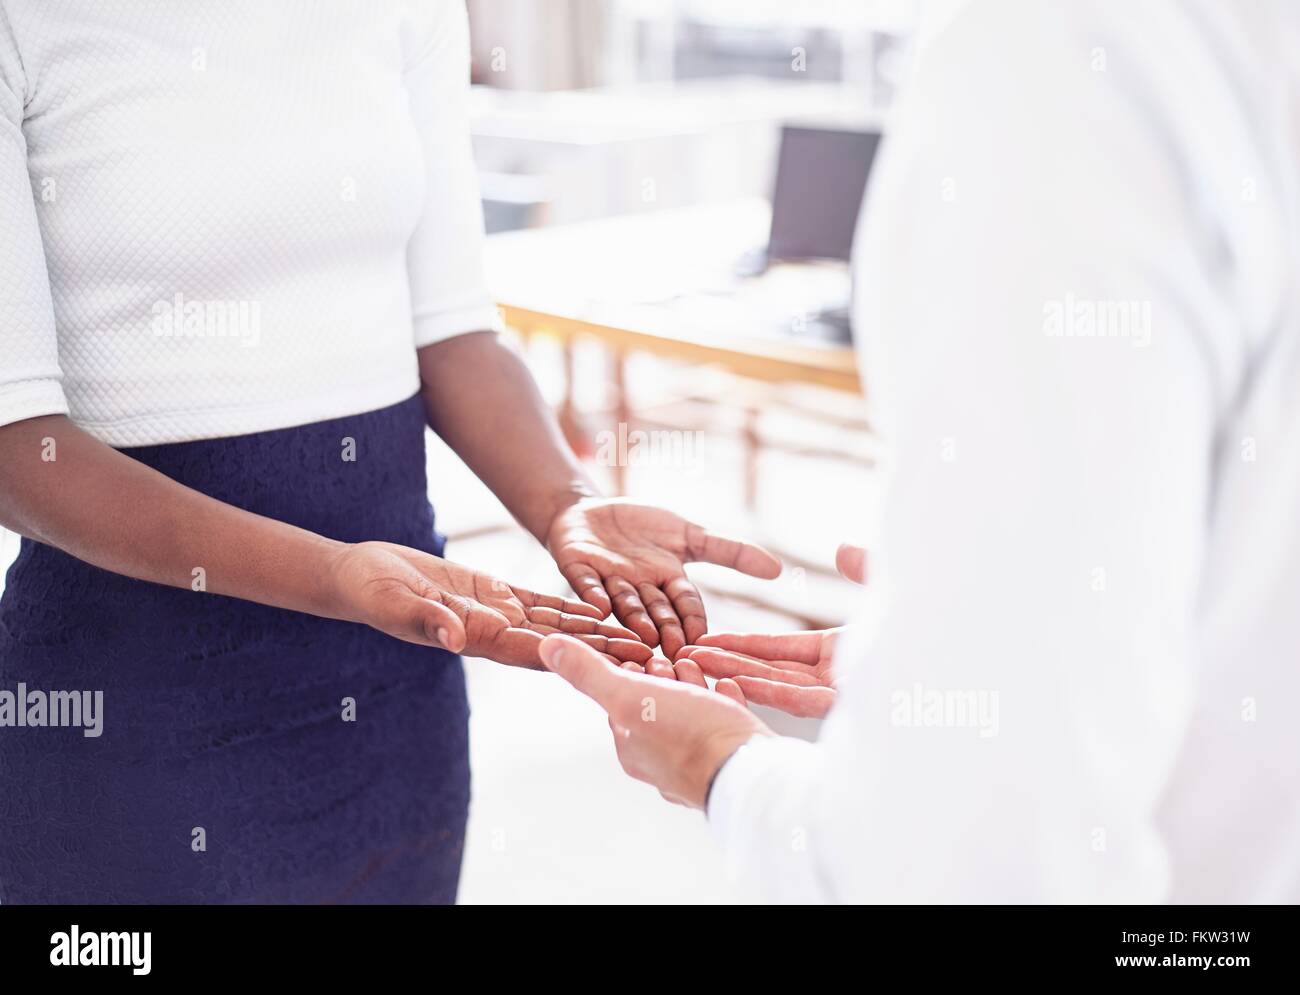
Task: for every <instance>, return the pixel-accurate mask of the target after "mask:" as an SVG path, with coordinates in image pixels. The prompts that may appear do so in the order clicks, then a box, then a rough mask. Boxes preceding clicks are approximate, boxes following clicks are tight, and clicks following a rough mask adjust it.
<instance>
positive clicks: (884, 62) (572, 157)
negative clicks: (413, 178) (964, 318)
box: [0, 0, 914, 903]
mask: <svg viewBox="0 0 1300 995" xmlns="http://www.w3.org/2000/svg"><path fill="white" fill-rule="evenodd" d="M468 3H469V9H470V16H471V25H472V29H471V30H472V36H473V78H474V82H475V84H476V85H475V87H474V92H473V99H472V106H473V131H474V150H475V154H476V158H477V161H478V165H479V169H480V174H481V183H482V191H483V198H484V211H485V217H486V220H487V225H488V229H489V232H491V233H492V235H491V238H490V247H489V259H488V265H489V274H490V279H491V281H492V285H493V290H494V293H496V295H497V299H498V300H499V302H500V303H501V304H502V306H503V315H504V317H505V319H506V321H507V324H508V325H510V326H511V329H512V331H511V333H510V334H511V335H513V336H514V337H515V338H516V339H517V341H518V344H519V347H520V348H521V350H522V351H523V352H524V353H525V355H526V356H527V358H528V361H529V363H530V366H531V367H532V369H533V370H534V373H535V375H536V376H537V378H538V380H539V381H540V383H541V384H542V388H543V390H544V391H545V392H546V393H547V394H548V396H549V397H550V398H551V399H553V400H554V402H555V404H556V406H557V409H559V410H560V412H561V415H562V419H563V423H564V425H565V430H566V433H567V434H568V435H569V438H570V440H571V442H572V443H573V445H574V446H575V448H576V449H578V450H579V451H580V452H581V453H582V454H583V455H584V456H586V457H588V459H589V462H590V464H591V467H592V472H593V474H594V475H595V476H596V478H597V479H598V481H599V482H600V483H601V484H602V485H603V486H605V487H607V488H609V489H610V490H611V491H618V492H622V493H624V494H627V495H629V496H631V497H634V498H637V499H642V500H645V501H649V502H657V503H661V504H663V505H666V506H669V507H672V508H674V509H675V510H678V511H679V512H681V513H683V514H685V515H688V516H690V517H693V518H694V519H695V520H697V521H699V522H701V523H704V524H707V525H709V526H711V527H713V528H715V529H717V530H718V531H723V532H727V533H732V534H736V535H739V536H744V537H747V538H752V539H754V540H757V541H761V542H766V543H768V544H770V545H771V546H772V547H773V548H774V549H775V550H776V551H777V552H779V553H780V554H781V555H782V557H783V558H784V559H785V561H786V564H787V567H786V573H785V575H784V576H783V577H782V578H781V579H779V580H777V581H774V582H761V581H751V580H749V579H747V578H742V577H738V576H736V575H733V574H730V573H729V572H727V571H723V570H719V569H714V568H707V567H699V568H696V569H695V570H694V571H693V575H694V577H695V579H696V580H697V582H698V583H699V584H700V585H701V587H702V588H703V590H704V592H705V598H706V604H707V607H708V610H709V613H710V621H711V627H712V628H714V629H717V630H721V629H745V630H787V629H797V628H807V627H810V626H821V625H833V624H838V623H839V622H841V621H842V620H843V619H844V618H845V617H846V615H848V614H849V613H850V612H852V611H853V610H854V608H855V606H856V605H857V602H858V598H859V597H860V594H859V592H857V591H856V590H855V589H853V588H851V586H850V585H848V584H847V583H846V582H843V581H841V580H839V579H838V578H836V577H835V576H834V574H833V570H832V568H831V563H832V560H833V556H834V551H835V548H836V546H837V544H838V543H839V542H841V541H843V540H845V539H854V538H856V535H854V534H852V533H849V532H846V525H845V523H847V522H853V523H857V522H860V521H861V518H862V509H863V502H869V501H871V500H873V499H874V492H873V472H872V471H873V466H874V450H875V440H874V438H873V436H872V433H871V431H870V422H869V413H870V412H869V405H868V403H867V401H866V400H864V398H863V397H862V396H861V393H860V392H859V390H858V388H857V375H856V369H855V364H854V359H853V354H852V347H851V330H850V329H849V327H848V324H847V321H848V318H847V316H848V313H849V311H848V304H849V297H850V293H851V287H850V281H849V274H848V264H847V261H846V259H845V258H844V257H845V256H847V253H848V249H849V246H848V244H847V241H846V239H847V238H848V237H849V235H851V230H852V220H853V218H854V217H855V215H856V212H857V208H858V206H859V205H858V203H857V202H856V201H857V198H858V195H857V194H853V193H846V192H845V191H853V190H854V189H855V183H856V189H857V190H860V189H861V186H862V183H863V182H865V181H866V176H867V175H868V170H869V166H870V161H871V154H872V153H873V152H874V148H875V144H874V142H875V139H876V138H877V137H878V136H879V135H880V134H881V132H882V130H883V123H884V121H885V116H886V112H887V111H888V108H889V106H890V102H891V100H892V99H893V96H894V93H895V90H896V87H897V86H898V83H899V77H900V75H901V72H902V62H903V53H904V51H905V44H906V40H907V37H908V34H909V30H910V29H911V27H912V24H913V20H914V10H913V5H912V3H910V2H907V0H799V2H797V3H791V2H789V0H744V2H740V0H468ZM778 173H780V189H779V190H778ZM774 194H775V195H776V197H777V201H778V204H777V213H778V218H777V223H775V224H774V223H773V220H772V199H773V196H774ZM778 243H779V244H778ZM769 250H772V251H769ZM641 433H643V434H641ZM429 463H430V483H431V492H432V497H433V500H434V503H435V506H436V507H437V510H438V520H439V524H440V527H441V528H442V529H443V530H444V531H446V532H447V533H448V534H449V536H450V540H451V541H450V545H449V550H448V555H449V556H450V557H452V558H453V559H458V560H462V561H464V562H466V563H469V564H472V565H474V566H475V567H478V568H480V569H484V570H488V571H492V572H494V573H496V574H497V575H499V576H502V577H504V578H507V579H509V580H511V581H514V582H518V583H521V584H525V585H527V586H530V587H534V588H536V589H538V590H552V591H556V592H560V591H563V590H564V586H563V582H562V581H561V580H560V579H559V577H558V575H557V574H556V572H555V570H554V566H553V564H551V562H550V561H549V559H548V558H547V557H546V555H545V554H544V553H543V552H542V551H541V550H540V549H539V548H538V547H537V545H536V543H535V542H534V541H533V540H532V539H531V538H530V537H528V536H527V535H525V534H524V533H523V532H522V530H520V529H519V528H518V526H517V525H515V523H514V522H513V521H512V519H511V518H510V516H509V515H508V514H507V513H506V511H505V510H504V508H503V507H502V506H501V505H500V503H499V502H497V501H496V499H495V498H494V497H493V496H492V495H491V493H490V492H488V491H487V490H486V488H484V487H483V486H482V485H481V484H480V483H479V482H478V481H477V480H476V479H475V478H474V477H473V476H472V474H470V473H469V472H468V471H467V470H466V469H465V468H464V466H462V465H461V464H460V463H459V461H458V460H457V459H456V458H455V456H454V455H452V454H451V453H450V452H449V451H448V450H447V449H446V448H445V447H443V446H442V445H441V443H439V442H438V441H437V440H432V441H431V447H430V455H429ZM16 548H17V540H16V537H15V536H13V535H11V534H4V533H2V532H0V564H2V565H3V566H6V567H7V564H8V562H9V560H10V559H12V556H13V554H14V552H15V551H16ZM0 583H2V580H0ZM466 669H467V672H468V675H469V680H470V696H471V706H472V709H473V720H472V735H473V750H474V753H473V763H474V778H475V781H474V802H473V809H472V815H471V825H470V831H469V837H468V843H467V854H466V863H465V871H464V877H463V881H462V892H461V897H462V901H465V902H469V903H481V902H631V903H642V902H646V903H652V902H661V901H662V902H730V901H736V900H744V898H745V897H746V894H745V892H744V891H743V890H737V889H735V888H733V887H731V886H730V885H729V884H728V882H727V880H726V876H725V874H724V872H723V868H722V865H721V861H720V854H719V853H718V852H717V850H716V849H715V848H714V846H713V844H712V842H711V840H710V838H709V835H708V829H707V826H706V824H705V822H704V820H703V819H702V818H701V817H700V816H699V814H698V813H694V812H687V811H685V810H682V809H678V808H674V807H671V806H669V805H667V804H665V803H664V802H663V801H662V800H661V799H660V798H659V796H658V794H657V793H656V792H655V791H653V790H652V789H650V788H648V787H646V786H644V785H641V784H638V783H636V782H633V781H632V780H630V779H628V778H626V777H625V776H624V775H623V774H622V773H621V771H620V770H619V768H618V765H617V762H616V760H615V757H614V751H613V749H612V745H611V742H610V736H609V731H608V728H607V726H606V724H605V721H604V720H603V718H602V717H601V714H600V713H599V712H598V711H597V710H596V708H595V707H594V706H593V705H591V703H589V702H588V701H586V699H583V698H581V697H580V696H578V695H577V694H575V693H573V692H572V691H571V690H570V689H568V688H567V687H566V686H563V685H561V684H560V683H559V682H558V681H556V680H553V679H551V678H550V677H549V676H548V675H544V674H536V673H531V672H524V671H517V670H511V669H509V668H504V667H500V666H497V665H495V664H491V663H487V662H484V661H481V660H468V661H466ZM772 721H773V722H774V724H780V726H781V728H782V729H784V730H787V731H791V732H794V733H797V734H802V735H813V734H814V733H815V728H814V727H813V725H812V724H811V723H807V722H797V721H794V720H788V719H786V720H783V718H782V717H779V716H776V717H772Z"/></svg>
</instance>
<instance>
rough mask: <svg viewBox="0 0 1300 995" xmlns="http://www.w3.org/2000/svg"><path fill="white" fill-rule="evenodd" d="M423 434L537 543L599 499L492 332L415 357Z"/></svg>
mask: <svg viewBox="0 0 1300 995" xmlns="http://www.w3.org/2000/svg"><path fill="white" fill-rule="evenodd" d="M419 357H420V380H421V384H422V387H421V390H422V393H423V397H424V407H425V411H426V413H427V416H428V421H429V426H430V427H431V428H432V429H433V430H434V431H435V432H436V433H437V434H438V435H439V436H440V437H441V438H442V439H443V441H445V442H446V443H447V445H449V446H450V447H451V448H452V449H453V450H454V451H455V452H456V454H457V455H458V456H459V457H460V458H461V459H462V460H464V461H465V464H466V465H467V466H469V468H470V469H471V470H473V471H474V473H475V474H477V476H478V478H479V479H480V480H482V481H483V483H485V484H486V485H487V486H488V488H489V489H490V490H491V491H492V493H494V494H495V495H496V496H497V497H498V498H500V499H501V502H502V503H503V504H504V505H505V506H506V507H507V508H508V509H509V510H510V513H511V514H512V515H514V516H515V518H516V519H517V520H518V521H519V523H520V524H521V525H522V526H523V527H524V528H525V529H527V530H528V531H529V532H531V533H532V534H533V535H534V536H535V537H537V539H538V540H539V541H541V542H543V543H544V542H545V541H546V532H547V529H548V527H549V526H550V524H551V521H552V520H553V519H554V518H555V516H556V515H557V514H558V513H559V512H561V511H563V510H564V509H565V508H567V507H569V506H570V505H572V504H573V503H574V502H575V501H578V500H580V499H581V498H584V497H590V496H592V495H594V494H596V493H597V489H596V486H595V485H594V484H593V483H592V481H591V478H590V477H589V476H587V473H586V471H585V470H584V469H583V468H582V464H581V463H580V462H579V461H578V458H577V456H575V455H574V453H573V450H572V449H570V448H569V445H568V443H567V442H565V440H564V435H563V434H562V433H561V431H560V426H559V424H558V422H557V421H556V419H555V414H554V413H553V412H552V411H551V409H550V406H549V405H547V403H546V401H545V399H544V398H543V397H542V395H541V393H540V392H539V391H538V389H537V384H536V383H535V382H534V380H533V377H532V374H531V373H529V372H528V367H527V366H525V365H524V362H523V360H522V359H520V358H519V355H518V354H517V353H516V352H515V351H514V350H513V349H511V348H510V347H509V346H508V345H506V344H505V343H504V342H502V341H501V338H500V336H498V335H497V334H496V333H495V332H474V333H471V334H469V335H459V336H456V337H455V338H452V339H447V340H445V341H443V342H436V343H434V344H433V345H429V346H425V347H424V348H423V349H421V350H419Z"/></svg>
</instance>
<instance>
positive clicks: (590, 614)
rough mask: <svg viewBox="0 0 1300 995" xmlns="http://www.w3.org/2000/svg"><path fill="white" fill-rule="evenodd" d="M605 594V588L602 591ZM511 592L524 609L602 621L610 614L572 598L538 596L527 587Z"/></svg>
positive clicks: (516, 588)
mask: <svg viewBox="0 0 1300 995" xmlns="http://www.w3.org/2000/svg"><path fill="white" fill-rule="evenodd" d="M601 590H602V592H603V590H604V589H603V588H602V589H601ZM510 591H511V593H512V594H514V596H515V597H516V598H518V599H519V603H520V604H522V605H523V606H524V608H548V609H550V610H552V611H555V612H564V613H565V614H567V615H580V616H582V617H583V618H594V619H597V620H599V619H602V618H604V617H605V616H606V615H608V614H609V609H608V608H606V609H605V610H604V611H603V612H602V611H601V610H600V609H599V608H597V607H595V606H594V605H590V604H588V603H586V602H585V601H574V600H573V599H572V598H561V597H557V596H556V595H553V594H538V593H537V592H536V591H530V590H528V588H526V587H511V588H510Z"/></svg>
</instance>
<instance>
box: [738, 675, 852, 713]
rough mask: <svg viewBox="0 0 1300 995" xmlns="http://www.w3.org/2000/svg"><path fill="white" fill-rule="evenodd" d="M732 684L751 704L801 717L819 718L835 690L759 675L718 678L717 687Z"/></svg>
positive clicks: (827, 710) (830, 703)
mask: <svg viewBox="0 0 1300 995" xmlns="http://www.w3.org/2000/svg"><path fill="white" fill-rule="evenodd" d="M730 683H734V684H735V685H736V686H737V687H738V688H739V689H740V690H741V691H742V692H743V694H744V697H745V698H746V699H747V700H748V701H749V703H750V704H752V705H767V706H768V707H769V708H776V709H779V710H780V711H782V712H785V713H787V714H789V715H795V716H798V717H799V718H805V719H820V718H822V717H824V716H825V715H826V713H827V712H829V711H830V710H831V706H832V705H833V704H835V690H834V689H833V688H827V687H812V688H809V687H792V686H791V685H789V684H781V683H777V682H775V681H767V680H763V678H761V677H745V676H740V677H737V678H735V680H734V682H733V681H732V680H730V679H728V680H723V681H718V690H719V691H721V690H722V685H724V684H730Z"/></svg>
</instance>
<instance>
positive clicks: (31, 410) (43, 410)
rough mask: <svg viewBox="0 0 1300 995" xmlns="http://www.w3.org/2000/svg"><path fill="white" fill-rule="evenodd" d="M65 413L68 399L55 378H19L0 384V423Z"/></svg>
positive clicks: (6, 423) (9, 423) (10, 423)
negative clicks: (12, 381) (16, 380)
mask: <svg viewBox="0 0 1300 995" xmlns="http://www.w3.org/2000/svg"><path fill="white" fill-rule="evenodd" d="M67 413H68V400H67V398H66V397H64V395H63V388H62V387H61V386H60V385H59V382H58V381H57V380H19V381H18V382H17V383H7V384H0V425H12V424H13V423H14V422H20V421H25V420H27V419H28V418H39V417H41V416H42V415H66V414H67Z"/></svg>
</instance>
